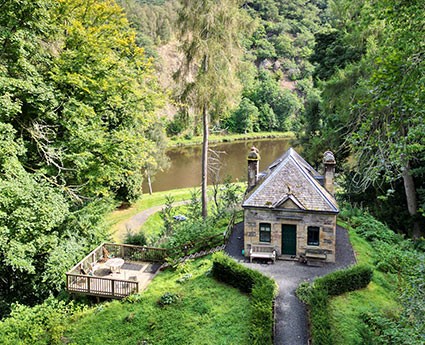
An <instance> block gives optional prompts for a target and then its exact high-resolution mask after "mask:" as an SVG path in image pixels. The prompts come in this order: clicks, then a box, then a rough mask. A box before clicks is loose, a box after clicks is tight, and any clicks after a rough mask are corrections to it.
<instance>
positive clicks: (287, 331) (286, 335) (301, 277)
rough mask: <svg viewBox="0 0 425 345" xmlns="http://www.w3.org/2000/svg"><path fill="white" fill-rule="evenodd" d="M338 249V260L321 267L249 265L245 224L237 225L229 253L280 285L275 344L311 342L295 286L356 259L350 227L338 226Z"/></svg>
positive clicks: (287, 263) (283, 263)
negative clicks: (244, 233) (346, 228)
mask: <svg viewBox="0 0 425 345" xmlns="http://www.w3.org/2000/svg"><path fill="white" fill-rule="evenodd" d="M336 248H337V250H336V262H335V263H327V264H323V266H322V267H315V266H308V265H305V264H301V263H298V262H296V261H280V260H279V261H276V263H275V264H274V265H272V264H270V265H269V264H261V263H252V264H250V263H249V260H246V259H245V258H244V257H243V256H242V249H243V223H239V224H237V225H236V226H235V229H234V231H233V233H232V235H231V237H230V239H229V243H228V244H227V246H226V252H227V253H228V254H229V255H230V256H232V257H233V258H235V259H236V260H237V261H239V262H241V263H243V264H244V265H246V266H248V267H250V268H252V269H256V270H259V271H260V272H262V273H264V274H265V275H268V276H270V277H272V278H273V279H275V281H276V282H277V284H278V286H279V295H278V296H277V299H276V319H275V322H276V325H275V326H276V327H275V328H276V332H275V345H306V344H308V338H309V334H308V321H307V311H306V308H305V306H304V304H303V303H301V302H300V301H299V300H298V298H297V297H296V296H295V289H296V288H297V286H298V285H299V284H300V283H301V282H303V281H309V282H310V281H312V280H313V279H314V278H316V277H319V276H322V275H325V274H327V273H330V272H332V271H335V270H338V269H341V268H343V267H347V266H350V265H352V264H354V263H355V262H356V260H355V256H354V253H353V248H352V246H351V244H350V241H349V239H348V233H347V230H345V229H344V228H341V227H337V238H336Z"/></svg>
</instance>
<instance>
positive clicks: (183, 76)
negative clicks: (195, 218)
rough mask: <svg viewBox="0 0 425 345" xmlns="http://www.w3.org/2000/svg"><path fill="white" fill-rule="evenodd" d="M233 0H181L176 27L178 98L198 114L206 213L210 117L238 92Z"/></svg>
mask: <svg viewBox="0 0 425 345" xmlns="http://www.w3.org/2000/svg"><path fill="white" fill-rule="evenodd" d="M238 5H239V1H238V0H181V8H180V10H179V19H178V23H179V29H180V32H181V41H182V50H183V53H184V62H183V64H182V66H181V68H180V70H179V71H178V73H177V77H178V78H180V80H181V81H182V82H183V84H184V88H183V92H182V98H183V99H184V100H185V101H186V102H187V103H188V104H189V105H190V106H191V107H192V108H193V109H194V111H196V112H198V113H199V114H201V117H202V132H203V144H202V215H203V217H204V218H206V217H207V175H208V173H207V164H208V133H209V124H210V120H211V118H213V117H219V116H220V115H221V114H222V113H223V112H224V111H225V110H226V109H227V108H229V107H230V106H231V105H232V103H235V100H236V99H237V98H236V97H237V96H238V94H239V92H240V88H241V87H240V83H239V81H238V79H237V77H236V72H237V70H238V65H239V60H240V56H241V53H242V48H241V46H240V44H239V42H240V41H241V35H242V32H243V30H242V29H243V26H244V23H245V21H246V20H245V16H244V15H243V12H242V11H241V10H240V9H239V6H238Z"/></svg>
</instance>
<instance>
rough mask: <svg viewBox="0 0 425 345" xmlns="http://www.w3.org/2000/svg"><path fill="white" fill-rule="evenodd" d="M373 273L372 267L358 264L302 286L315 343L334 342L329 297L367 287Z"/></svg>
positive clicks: (327, 344) (301, 295)
mask: <svg viewBox="0 0 425 345" xmlns="http://www.w3.org/2000/svg"><path fill="white" fill-rule="evenodd" d="M372 275H373V270H372V269H371V268H370V267H368V266H365V265H356V266H352V267H350V268H347V269H344V270H341V271H336V272H332V273H330V274H328V275H326V276H324V277H321V278H318V279H316V280H315V281H314V283H313V284H312V285H311V288H308V286H306V285H305V284H304V285H301V286H300V290H299V293H300V297H302V298H303V300H306V301H305V302H306V303H307V304H308V309H309V314H310V330H311V338H312V344H313V345H332V344H333V343H334V342H333V339H332V332H331V325H330V315H329V303H328V302H329V298H330V297H331V296H338V295H342V294H343V293H346V292H350V291H354V290H358V289H363V288H365V287H366V286H367V285H368V284H369V283H370V281H371V279H372ZM297 294H298V290H297Z"/></svg>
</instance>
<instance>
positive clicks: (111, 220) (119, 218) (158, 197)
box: [106, 188, 193, 242]
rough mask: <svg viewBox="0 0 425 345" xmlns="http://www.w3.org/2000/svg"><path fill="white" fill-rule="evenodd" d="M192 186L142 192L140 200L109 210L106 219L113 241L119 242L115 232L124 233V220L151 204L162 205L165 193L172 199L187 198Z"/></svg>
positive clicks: (151, 205) (149, 206)
mask: <svg viewBox="0 0 425 345" xmlns="http://www.w3.org/2000/svg"><path fill="white" fill-rule="evenodd" d="M191 191H193V188H185V189H176V190H169V191H164V192H157V193H153V194H152V195H149V194H144V195H143V196H142V198H141V199H140V200H138V201H137V202H135V203H134V204H133V205H131V207H129V208H127V209H117V210H115V211H113V212H111V213H110V214H109V215H108V216H107V217H106V221H107V222H108V224H109V226H110V233H111V235H112V237H113V240H114V241H115V242H119V236H117V234H121V233H125V231H126V228H125V224H126V222H127V221H128V220H129V219H130V218H131V217H133V216H135V215H136V214H137V213H139V212H142V211H144V210H146V209H148V208H151V207H153V206H159V205H163V204H164V203H165V199H166V196H167V195H172V196H173V197H174V200H175V201H176V202H177V201H182V200H188V199H190V196H191Z"/></svg>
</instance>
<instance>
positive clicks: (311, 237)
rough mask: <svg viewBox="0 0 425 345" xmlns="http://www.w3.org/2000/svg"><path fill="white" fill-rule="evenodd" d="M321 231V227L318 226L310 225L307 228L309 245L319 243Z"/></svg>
mask: <svg viewBox="0 0 425 345" xmlns="http://www.w3.org/2000/svg"><path fill="white" fill-rule="evenodd" d="M319 232H320V228H319V227H318V226H309V227H308V228H307V245H309V246H318V245H319V238H320V236H319Z"/></svg>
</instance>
